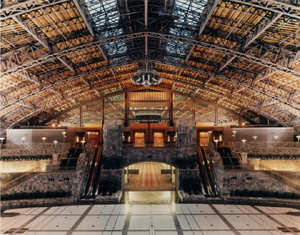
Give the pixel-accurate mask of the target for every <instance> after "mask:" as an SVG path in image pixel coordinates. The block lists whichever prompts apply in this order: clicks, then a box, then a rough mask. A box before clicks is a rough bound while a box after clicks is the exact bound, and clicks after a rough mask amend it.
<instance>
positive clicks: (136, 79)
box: [131, 69, 162, 86]
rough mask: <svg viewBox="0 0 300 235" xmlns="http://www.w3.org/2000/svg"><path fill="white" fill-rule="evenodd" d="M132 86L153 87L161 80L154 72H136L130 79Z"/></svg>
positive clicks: (144, 70)
mask: <svg viewBox="0 0 300 235" xmlns="http://www.w3.org/2000/svg"><path fill="white" fill-rule="evenodd" d="M131 81H132V83H133V84H136V85H142V86H155V85H158V84H160V83H161V81H162V78H161V77H159V76H158V74H157V72H156V71H155V70H149V71H147V70H146V69H143V70H138V71H137V73H136V74H135V75H134V76H133V77H132V78H131Z"/></svg>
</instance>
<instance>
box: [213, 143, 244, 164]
mask: <svg viewBox="0 0 300 235" xmlns="http://www.w3.org/2000/svg"><path fill="white" fill-rule="evenodd" d="M217 151H218V153H219V154H220V155H221V157H222V161H223V164H224V169H240V168H241V166H240V162H239V159H238V158H236V157H235V156H234V155H233V154H232V152H231V149H230V148H227V147H219V148H218V149H217Z"/></svg>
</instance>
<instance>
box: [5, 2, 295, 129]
mask: <svg viewBox="0 0 300 235" xmlns="http://www.w3.org/2000/svg"><path fill="white" fill-rule="evenodd" d="M0 19H1V78H0V82H1V83H0V102H1V106H2V108H1V111H0V118H1V120H2V122H1V125H2V126H4V127H8V126H13V125H14V124H16V123H18V122H19V121H21V120H26V119H28V118H30V117H32V116H35V115H38V114H39V113H42V112H56V111H58V110H61V109H62V110H63V109H64V108H66V107H68V108H70V107H72V106H74V105H76V104H78V103H80V102H82V101H83V100H84V99H85V98H86V96H88V98H90V99H92V98H93V97H94V98H97V97H101V96H103V95H104V96H105V95H109V94H111V93H114V92H122V91H124V90H126V89H132V87H133V85H132V84H131V83H130V80H129V79H130V77H131V76H133V75H134V73H135V72H136V71H137V70H138V69H141V68H144V67H145V63H148V64H149V66H151V67H153V68H154V69H156V70H157V71H158V72H159V73H160V74H161V75H162V76H163V78H164V79H165V80H164V83H163V84H162V86H167V87H169V89H173V90H176V89H177V90H178V91H179V92H185V93H186V94H187V95H189V96H199V97H201V98H203V99H207V100H209V101H210V102H217V103H218V104H219V105H221V106H223V107H228V108H229V109H232V110H233V111H237V112H238V113H241V114H242V113H245V114H246V113H249V112H248V111H249V110H250V111H251V112H254V113H257V114H258V115H262V116H264V117H266V118H268V119H274V120H276V121H278V122H279V123H281V124H282V125H295V121H297V117H299V116H300V82H299V80H300V69H299V66H300V52H299V42H300V34H299V28H300V7H299V6H298V5H297V3H293V2H290V1H287V0H281V1H279V0H263V1H259V2H258V1H254V0H253V1H251V0H250V1H248V0H215V1H213V0H197V1H196V0H193V1H192V0H161V1H160V0H159V1H156V0H127V1H126V0H125V1H121V0H119V1H118V0H106V1H102V0H72V1H70V0H51V1H49V0H41V1H38V2H37V1H32V0H27V1H23V2H19V3H17V1H15V2H14V1H2V8H1V9H0ZM74 99H76V100H77V101H75V102H74ZM55 110H56V111H55ZM238 110H240V111H238Z"/></svg>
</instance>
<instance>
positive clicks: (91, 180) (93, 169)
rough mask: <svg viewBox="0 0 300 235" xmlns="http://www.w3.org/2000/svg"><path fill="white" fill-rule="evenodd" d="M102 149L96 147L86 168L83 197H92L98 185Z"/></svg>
mask: <svg viewBox="0 0 300 235" xmlns="http://www.w3.org/2000/svg"><path fill="white" fill-rule="evenodd" d="M101 153H102V148H100V147H97V148H96V150H95V154H94V157H93V159H92V161H90V164H89V166H88V168H89V169H88V179H87V182H86V187H85V191H84V195H83V197H94V196H95V193H96V190H97V188H98V184H99V178H100V168H101V164H100V160H101Z"/></svg>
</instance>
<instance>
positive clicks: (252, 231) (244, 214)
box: [0, 203, 300, 235]
mask: <svg viewBox="0 0 300 235" xmlns="http://www.w3.org/2000/svg"><path fill="white" fill-rule="evenodd" d="M299 214H300V210H297V209H291V208H279V207H264V206H238V205H221V204H174V203H173V204H160V205H158V204H152V205H151V204H149V205H138V204H132V205H130V204H123V205H79V206H61V207H40V208H24V209H12V210H8V211H6V212H5V213H4V214H2V217H0V221H1V224H0V225H1V234H20V233H22V234H26V235H29V234H31V235H33V234H36V235H63V234H66V235H68V234H74V235H84V234H91V235H92V234H93V235H94V234H102V235H125V234H127V235H175V234H178V235H214V234H219V235H231V234H240V235H268V234H273V235H275V234H276V235H277V234H299V232H300V216H299ZM284 231H285V232H284Z"/></svg>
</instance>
